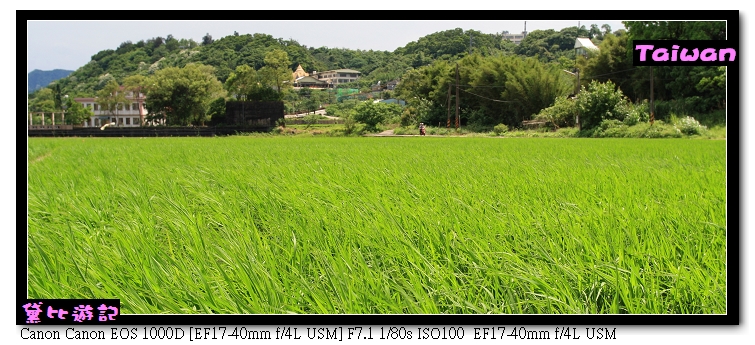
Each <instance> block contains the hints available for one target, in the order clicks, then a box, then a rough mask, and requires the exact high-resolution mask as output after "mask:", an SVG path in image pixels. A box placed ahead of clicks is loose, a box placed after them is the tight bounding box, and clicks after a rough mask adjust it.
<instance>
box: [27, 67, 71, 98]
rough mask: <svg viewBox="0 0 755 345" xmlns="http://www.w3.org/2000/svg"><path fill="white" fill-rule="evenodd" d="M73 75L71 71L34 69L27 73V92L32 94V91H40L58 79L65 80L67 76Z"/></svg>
mask: <svg viewBox="0 0 755 345" xmlns="http://www.w3.org/2000/svg"><path fill="white" fill-rule="evenodd" d="M71 73H73V71H69V70H64V69H56V70H52V71H40V70H38V69H35V70H33V71H31V72H29V75H28V80H29V92H28V93H32V92H34V90H37V89H41V88H43V87H45V86H47V85H50V83H52V82H53V81H56V80H58V79H60V78H65V77H67V76H68V75H69V74H71Z"/></svg>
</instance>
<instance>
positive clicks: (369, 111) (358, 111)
mask: <svg viewBox="0 0 755 345" xmlns="http://www.w3.org/2000/svg"><path fill="white" fill-rule="evenodd" d="M354 111H355V114H354V116H352V118H353V119H354V120H355V121H357V122H361V123H363V124H365V125H366V126H367V129H368V130H375V129H377V125H378V124H379V123H381V122H383V121H386V120H389V119H391V118H395V117H398V116H400V115H401V111H402V109H401V106H400V105H398V104H395V103H391V104H388V103H382V102H377V103H375V102H371V101H367V102H362V103H360V104H359V105H357V106H356V108H354Z"/></svg>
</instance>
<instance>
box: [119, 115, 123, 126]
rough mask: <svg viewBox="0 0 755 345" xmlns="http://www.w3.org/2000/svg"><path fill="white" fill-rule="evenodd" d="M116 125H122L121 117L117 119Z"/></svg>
mask: <svg viewBox="0 0 755 345" xmlns="http://www.w3.org/2000/svg"><path fill="white" fill-rule="evenodd" d="M118 124H119V125H122V124H123V118H122V117H121V118H119V119H118Z"/></svg>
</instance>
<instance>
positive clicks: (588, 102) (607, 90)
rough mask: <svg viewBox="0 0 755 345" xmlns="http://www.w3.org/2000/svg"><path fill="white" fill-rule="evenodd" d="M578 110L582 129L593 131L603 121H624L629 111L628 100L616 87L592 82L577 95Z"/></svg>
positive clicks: (610, 83) (611, 84) (610, 84)
mask: <svg viewBox="0 0 755 345" xmlns="http://www.w3.org/2000/svg"><path fill="white" fill-rule="evenodd" d="M576 104H577V109H578V111H579V122H580V124H581V125H582V129H585V130H587V129H591V128H593V127H596V126H598V125H600V123H601V122H602V121H603V120H614V119H615V120H619V121H621V120H623V119H624V118H625V117H626V116H627V114H628V110H629V106H628V100H627V99H626V97H624V94H623V93H622V92H621V90H617V89H616V85H615V84H613V83H612V82H610V81H608V82H606V83H600V82H591V83H590V85H589V86H588V87H587V88H586V89H585V88H584V87H582V91H581V92H580V93H579V95H577V99H576Z"/></svg>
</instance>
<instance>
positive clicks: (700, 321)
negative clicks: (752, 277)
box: [15, 10, 744, 325]
mask: <svg viewBox="0 0 755 345" xmlns="http://www.w3.org/2000/svg"><path fill="white" fill-rule="evenodd" d="M54 12H55V14H56V15H54V16H53V15H52V14H53V11H30V10H19V11H16V20H17V22H18V24H17V25H18V26H20V25H19V24H20V22H27V21H30V20H48V18H51V17H54V18H65V20H97V19H92V18H107V13H108V12H110V13H112V11H81V10H77V11H63V12H65V15H61V11H54ZM341 12H343V13H344V14H345V15H348V16H350V17H354V18H366V19H367V18H369V19H371V18H385V19H390V20H411V21H422V20H430V19H431V20H516V21H519V20H524V19H527V18H538V19H540V18H542V19H543V20H546V19H547V20H564V18H577V19H580V20H628V19H631V20H648V21H651V20H658V19H662V20H685V21H694V20H726V21H727V22H728V24H727V41H733V42H732V43H733V44H732V45H733V46H735V47H736V48H737V51H738V56H737V61H736V62H735V63H733V64H731V65H729V66H728V67H727V68H728V69H727V128H736V130H733V131H727V139H726V140H727V141H729V140H732V142H733V143H734V145H733V146H729V145H728V142H727V152H726V154H727V196H726V198H727V211H726V219H727V239H726V242H727V253H726V255H727V302H726V303H727V306H726V310H727V312H726V314H596V315H593V314H563V315H554V314H505V315H500V314H496V315H476V314H470V315H466V314H464V315H459V314H452V315H436V314H432V315H429V314H408V315H405V314H385V315H372V314H357V315H354V314H308V315H288V314H257V315H229V314H224V315H206V314H196V315H183V314H182V315H175V314H149V315H141V314H140V315H134V314H130V315H129V314H126V315H121V316H120V317H119V319H118V321H117V324H119V325H243V324H246V325H350V324H372V325H380V324H386V325H388V324H391V325H449V324H454V325H511V324H518V325H739V324H740V320H741V316H740V313H741V311H740V296H741V291H740V287H741V284H742V281H741V277H742V274H744V272H743V271H742V269H741V267H740V263H741V261H742V256H741V252H742V251H741V249H742V247H743V244H742V243H741V241H740V239H741V236H740V232H741V228H740V226H739V222H740V220H741V215H740V207H741V206H740V202H741V201H743V200H742V196H740V195H739V190H740V185H741V178H742V176H741V169H742V168H743V167H742V165H741V159H742V158H743V157H742V156H741V154H740V152H739V148H740V147H741V146H742V142H741V131H743V129H741V126H740V124H741V117H742V115H740V110H741V102H740V94H741V90H742V84H741V80H740V75H741V69H740V63H739V61H740V60H741V46H742V45H741V44H740V43H741V40H740V32H741V28H742V27H741V24H740V17H741V14H740V12H739V11H738V10H706V11H702V10H674V11H670V10H652V11H651V10H631V11H623V10H622V11H619V10H607V11H603V10H590V11H584V10H569V11H553V10H547V11H521V10H511V11H505V10H490V11H480V10H468V11H467V10H464V11H447V10H441V11H415V10H394V11H384V10H379V11H369V13H366V12H361V11H341ZM328 13H331V12H330V11H329V12H328ZM118 14H119V17H120V18H139V19H138V20H156V21H163V20H166V19H165V17H169V18H172V19H179V18H180V19H181V20H202V21H206V20H209V19H214V20H250V19H249V18H261V19H264V20H281V21H283V20H290V15H291V12H290V11H277V10H276V11H248V12H244V11H160V10H156V11H143V10H142V11H131V10H125V11H124V10H118ZM315 14H316V13H313V12H311V11H307V15H308V16H314V17H312V18H315V17H316V16H315ZM419 18H426V19H419ZM129 20H131V19H129ZM168 20H169V19H168ZM569 20H570V21H571V19H569ZM575 21H576V20H575ZM22 32H23V33H22ZM18 36H19V38H27V34H26V31H19V34H18ZM145 39H146V38H145ZM19 41H20V40H19ZM19 54H23V53H19ZM16 68H17V70H18V71H17V77H16V79H17V90H22V89H26V88H25V85H24V84H26V83H24V82H22V81H25V80H26V76H25V74H26V71H21V70H20V68H19V67H18V66H17V67H16ZM22 73H24V75H22ZM22 86H23V87H22ZM730 90H731V91H736V92H729V91H730ZM17 98H18V104H19V107H20V104H25V103H26V97H25V95H21V94H20V93H19V94H18V95H17ZM19 110H21V109H19ZM24 111H25V110H24ZM728 114H736V116H733V117H729V116H728ZM730 120H733V121H730ZM17 130H18V132H17V138H18V139H17V140H19V141H23V140H24V139H26V140H25V141H23V143H22V145H18V146H19V147H26V145H28V133H27V129H26V127H25V126H20V125H19V126H18V128H17ZM26 157H27V156H26V154H25V153H24V154H17V164H18V166H19V167H22V166H26V164H28V162H25V161H26ZM24 163H26V164H24ZM27 173H28V171H27ZM23 175H24V177H26V174H23ZM728 177H734V178H733V179H729V178H728ZM20 186H21V185H20V184H19V183H17V188H18V189H20ZM17 199H23V201H25V202H26V203H27V205H28V198H27V195H26V193H24V191H22V190H18V191H17ZM728 205H732V206H733V207H728ZM27 208H28V206H27ZM27 211H28V209H27ZM19 214H20V212H19ZM732 215H735V216H734V217H732ZM23 217H24V218H25V217H26V215H23ZM24 223H25V224H26V220H24ZM732 225H733V226H732ZM27 228H28V225H27V226H25V227H22V226H21V225H18V226H16V270H15V271H16V277H15V278H16V296H15V297H16V304H15V305H16V306H17V307H19V308H20V306H21V305H23V304H24V303H25V301H26V298H27V280H26V279H27V274H28V271H27V269H28V267H27V265H26V264H27V260H26V259H27V258H26V256H25V255H23V254H26V253H27ZM728 230H732V231H728ZM16 324H17V325H27V324H26V323H24V322H23V320H20V322H19V320H17V323H16ZM40 325H43V324H40ZM113 325H115V323H113Z"/></svg>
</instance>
